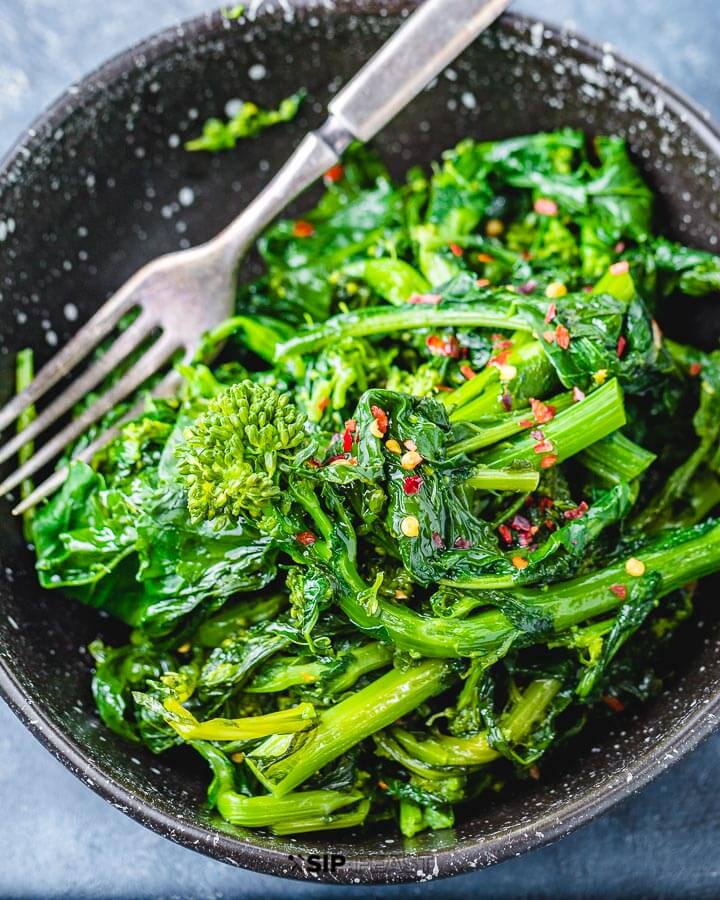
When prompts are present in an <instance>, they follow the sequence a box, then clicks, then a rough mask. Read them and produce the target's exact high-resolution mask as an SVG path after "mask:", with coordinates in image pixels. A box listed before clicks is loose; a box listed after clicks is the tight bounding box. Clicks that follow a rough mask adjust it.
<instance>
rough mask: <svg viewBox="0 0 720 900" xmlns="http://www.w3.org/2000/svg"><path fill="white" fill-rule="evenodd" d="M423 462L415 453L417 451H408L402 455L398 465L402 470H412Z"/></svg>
mask: <svg viewBox="0 0 720 900" xmlns="http://www.w3.org/2000/svg"><path fill="white" fill-rule="evenodd" d="M422 461H423V458H422V456H420V454H419V453H418V452H417V450H408V452H407V453H403V455H402V456H401V457H400V465H401V466H402V467H403V469H410V470H412V469H414V468H416V467H417V466H419V465H420V463H421V462H422Z"/></svg>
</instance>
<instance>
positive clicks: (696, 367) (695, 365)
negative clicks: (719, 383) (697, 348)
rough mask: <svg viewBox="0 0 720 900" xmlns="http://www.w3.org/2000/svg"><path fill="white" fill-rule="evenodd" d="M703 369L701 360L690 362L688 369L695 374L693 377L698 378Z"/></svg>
mask: <svg viewBox="0 0 720 900" xmlns="http://www.w3.org/2000/svg"><path fill="white" fill-rule="evenodd" d="M701 371H702V366H701V365H700V363H699V362H694V363H690V368H689V369H688V372H690V374H691V375H692V376H693V378H696V377H697V376H698V375H699V374H700V372H701Z"/></svg>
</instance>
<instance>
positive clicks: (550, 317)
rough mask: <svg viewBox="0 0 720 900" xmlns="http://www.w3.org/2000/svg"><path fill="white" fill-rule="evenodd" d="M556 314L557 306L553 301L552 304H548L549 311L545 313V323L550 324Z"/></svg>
mask: <svg viewBox="0 0 720 900" xmlns="http://www.w3.org/2000/svg"><path fill="white" fill-rule="evenodd" d="M556 315H557V306H555V304H554V303H551V304H550V306H548V308H547V312H546V313H545V324H546V325H549V324H550V322H552V320H553V319H554V318H555V316H556Z"/></svg>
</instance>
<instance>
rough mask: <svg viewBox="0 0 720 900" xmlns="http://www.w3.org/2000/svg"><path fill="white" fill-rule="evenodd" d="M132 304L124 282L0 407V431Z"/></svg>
mask: <svg viewBox="0 0 720 900" xmlns="http://www.w3.org/2000/svg"><path fill="white" fill-rule="evenodd" d="M133 305H135V301H133V298H132V291H130V290H128V289H127V285H126V286H125V288H123V289H121V290H119V291H118V292H117V293H116V294H114V295H113V296H112V297H111V298H110V299H109V300H108V301H107V302H106V303H105V304H104V305H103V306H101V307H100V309H99V310H98V311H97V312H96V313H95V315H94V316H92V317H91V318H90V319H89V320H88V321H87V322H86V324H85V325H83V327H82V328H81V329H80V331H78V333H77V334H76V335H74V336H73V337H72V338H71V339H70V340H69V341H68V342H67V344H65V346H64V347H63V348H62V349H61V350H59V351H58V352H57V353H56V354H55V356H53V358H52V359H51V360H49V361H48V362H47V363H45V365H44V366H43V367H42V369H40V371H39V372H38V373H37V375H36V376H35V378H34V379H33V380H32V381H31V382H30V384H29V385H28V386H27V387H26V388H25V390H24V391H21V392H20V393H19V394H17V395H16V396H15V397H13V398H12V399H11V400H9V401H8V402H7V403H6V404H5V406H4V407H3V408H2V409H0V432H2V431H4V430H5V429H6V428H7V426H8V425H9V424H10V423H11V422H13V421H14V420H15V419H17V417H18V416H19V415H20V413H21V412H23V410H25V409H26V408H27V407H28V406H30V404H31V403H35V402H36V401H37V400H39V399H40V398H41V397H42V396H43V394H44V393H45V392H46V391H48V390H50V388H51V387H52V386H53V385H54V384H56V383H57V382H58V381H59V380H60V379H61V378H62V377H63V376H65V375H67V373H68V372H69V371H70V370H71V369H73V368H74V367H75V366H76V365H77V364H78V363H79V362H80V361H81V360H82V359H84V358H85V357H86V356H87V355H88V353H89V352H90V351H91V350H93V349H94V348H95V347H96V346H97V345H98V344H99V343H100V341H101V340H102V339H103V338H104V337H105V336H106V335H107V334H108V332H109V331H110V330H111V329H112V328H114V327H115V325H117V323H118V321H119V320H120V318H121V316H122V315H124V313H126V312H127V311H128V310H129V309H131V308H132V307H133Z"/></svg>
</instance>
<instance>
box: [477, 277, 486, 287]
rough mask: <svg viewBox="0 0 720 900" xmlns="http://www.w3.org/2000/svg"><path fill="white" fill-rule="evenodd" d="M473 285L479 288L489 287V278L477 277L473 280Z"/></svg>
mask: <svg viewBox="0 0 720 900" xmlns="http://www.w3.org/2000/svg"><path fill="white" fill-rule="evenodd" d="M475 285H476V286H477V287H479V288H486V287H489V286H490V279H489V278H478V279H477V281H476V282H475Z"/></svg>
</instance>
